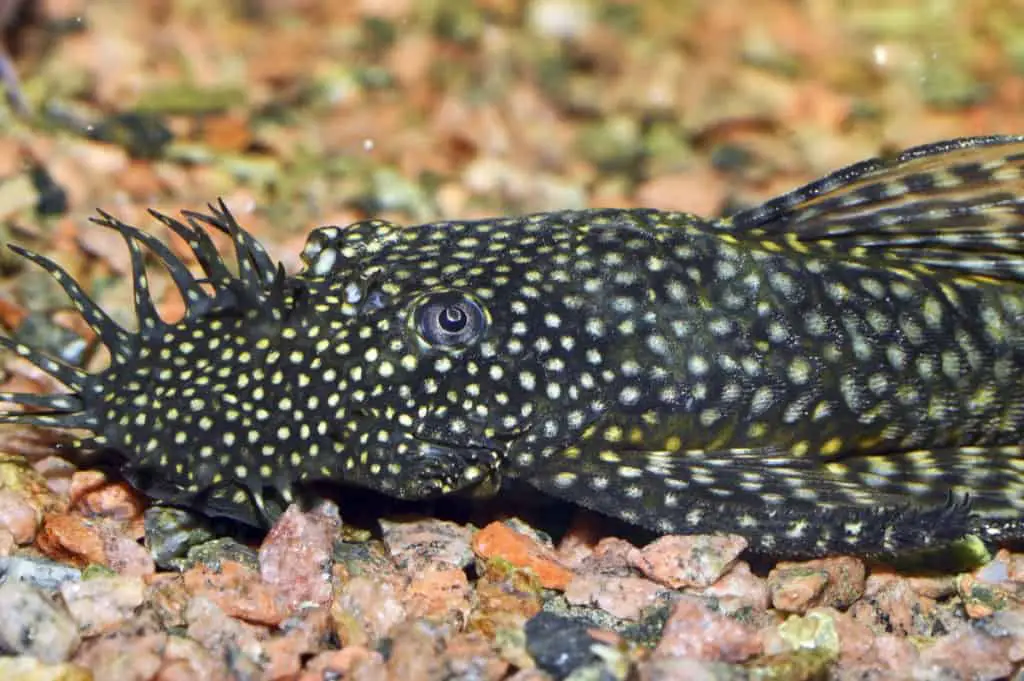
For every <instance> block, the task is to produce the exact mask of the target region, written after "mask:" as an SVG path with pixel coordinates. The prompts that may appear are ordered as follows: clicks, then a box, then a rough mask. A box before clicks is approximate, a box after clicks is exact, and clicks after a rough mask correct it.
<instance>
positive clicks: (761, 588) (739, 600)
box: [697, 560, 771, 613]
mask: <svg viewBox="0 0 1024 681" xmlns="http://www.w3.org/2000/svg"><path fill="white" fill-rule="evenodd" d="M697 595H699V596H704V597H711V598H714V599H715V600H717V601H718V605H719V607H720V608H721V609H722V611H723V612H725V613H731V612H735V611H737V610H741V609H744V608H749V609H751V610H753V611H754V612H764V611H765V610H767V609H768V605H769V603H770V602H771V598H770V596H769V594H768V584H767V582H766V581H765V580H764V579H762V578H761V577H758V576H757V575H755V574H754V573H752V572H751V571H750V565H748V564H747V563H746V562H745V561H742V560H741V561H737V562H736V563H735V564H734V565H733V566H732V568H730V569H729V571H728V572H726V573H725V574H724V575H722V578H721V579H719V580H718V581H717V582H715V583H714V584H712V585H711V586H709V587H707V588H705V589H701V590H699V591H698V592H697Z"/></svg>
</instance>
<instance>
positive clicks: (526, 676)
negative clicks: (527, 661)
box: [507, 668, 553, 681]
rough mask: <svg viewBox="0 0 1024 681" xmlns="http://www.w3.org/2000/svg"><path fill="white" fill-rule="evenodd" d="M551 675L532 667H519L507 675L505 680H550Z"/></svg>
mask: <svg viewBox="0 0 1024 681" xmlns="http://www.w3.org/2000/svg"><path fill="white" fill-rule="evenodd" d="M552 678H553V677H552V676H551V675H550V674H548V673H547V672H545V671H543V670H541V669H537V668H532V669H520V670H519V671H517V672H515V673H514V674H512V676H510V677H508V679H507V681H552Z"/></svg>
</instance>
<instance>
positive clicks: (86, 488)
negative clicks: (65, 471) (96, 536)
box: [69, 470, 145, 520]
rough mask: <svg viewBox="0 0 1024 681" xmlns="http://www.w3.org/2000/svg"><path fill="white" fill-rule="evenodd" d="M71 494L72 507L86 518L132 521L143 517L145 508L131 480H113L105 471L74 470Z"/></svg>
mask: <svg viewBox="0 0 1024 681" xmlns="http://www.w3.org/2000/svg"><path fill="white" fill-rule="evenodd" d="M69 495H70V498H71V506H72V508H74V509H76V510H78V511H79V512H80V513H82V515H84V516H86V517H104V518H112V519H114V520H133V519H135V518H139V517H141V516H142V512H143V510H144V508H145V503H144V502H143V501H142V499H141V498H140V497H139V495H138V494H136V492H135V491H134V490H133V489H132V488H131V486H130V485H129V484H128V483H126V482H124V481H122V480H118V481H114V482H110V481H109V480H107V476H106V475H105V474H104V473H103V472H102V471H95V470H91V471H75V473H74V475H72V476H71V489H70V491H69Z"/></svg>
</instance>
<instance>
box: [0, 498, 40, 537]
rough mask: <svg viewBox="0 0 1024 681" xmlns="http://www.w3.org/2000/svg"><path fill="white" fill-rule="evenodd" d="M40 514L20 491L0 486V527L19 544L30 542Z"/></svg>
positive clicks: (37, 525) (37, 526)
mask: <svg viewBox="0 0 1024 681" xmlns="http://www.w3.org/2000/svg"><path fill="white" fill-rule="evenodd" d="M39 521H40V516H39V513H38V512H37V511H36V509H35V508H34V507H33V506H32V504H30V503H29V502H28V500H27V499H26V498H25V497H24V495H22V494H21V493H20V492H15V491H14V490H10V489H2V488H0V528H5V529H7V530H8V531H9V532H10V533H11V535H12V536H13V537H14V541H15V542H16V543H18V544H20V545H23V546H24V545H25V544H31V543H32V540H33V539H35V537H36V530H37V529H38V528H39Z"/></svg>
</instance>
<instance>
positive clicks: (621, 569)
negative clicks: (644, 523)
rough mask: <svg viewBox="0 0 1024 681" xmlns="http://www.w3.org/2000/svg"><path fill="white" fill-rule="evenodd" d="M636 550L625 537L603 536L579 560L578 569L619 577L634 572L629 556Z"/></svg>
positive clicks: (584, 571)
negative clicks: (588, 552) (591, 549)
mask: <svg viewBox="0 0 1024 681" xmlns="http://www.w3.org/2000/svg"><path fill="white" fill-rule="evenodd" d="M636 550H637V548H636V547H635V546H633V545H632V544H630V543H629V542H628V541H626V540H625V539H620V538H618V537H605V538H603V539H601V540H600V541H598V542H597V545H596V546H594V550H593V551H592V552H591V554H590V555H589V556H587V557H585V558H584V559H583V560H582V561H580V564H579V566H578V570H579V571H580V572H583V573H589V574H599V575H618V576H619V577H625V576H627V575H631V574H634V570H633V566H632V564H631V563H630V562H629V558H630V556H631V555H633V552H635V551H636Z"/></svg>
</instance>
